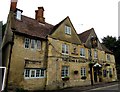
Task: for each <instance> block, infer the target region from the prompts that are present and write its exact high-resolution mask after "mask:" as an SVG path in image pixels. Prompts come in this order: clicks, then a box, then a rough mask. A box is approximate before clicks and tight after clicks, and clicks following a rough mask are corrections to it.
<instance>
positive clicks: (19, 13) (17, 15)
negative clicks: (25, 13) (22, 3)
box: [16, 10, 22, 20]
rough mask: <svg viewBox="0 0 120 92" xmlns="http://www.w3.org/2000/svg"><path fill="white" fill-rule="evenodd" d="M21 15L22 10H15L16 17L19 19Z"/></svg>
mask: <svg viewBox="0 0 120 92" xmlns="http://www.w3.org/2000/svg"><path fill="white" fill-rule="evenodd" d="M21 15H22V11H21V10H17V13H16V19H18V20H21Z"/></svg>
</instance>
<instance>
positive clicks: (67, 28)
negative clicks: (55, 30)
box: [65, 25, 71, 35]
mask: <svg viewBox="0 0 120 92" xmlns="http://www.w3.org/2000/svg"><path fill="white" fill-rule="evenodd" d="M65 33H66V34H68V35H71V27H69V26H67V25H66V26H65Z"/></svg>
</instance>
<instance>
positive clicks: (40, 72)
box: [24, 68, 45, 79]
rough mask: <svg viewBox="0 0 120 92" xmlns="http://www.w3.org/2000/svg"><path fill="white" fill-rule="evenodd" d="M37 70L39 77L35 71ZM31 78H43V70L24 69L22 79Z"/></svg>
mask: <svg viewBox="0 0 120 92" xmlns="http://www.w3.org/2000/svg"><path fill="white" fill-rule="evenodd" d="M27 70H29V74H28V75H29V76H27V77H26V71H27ZM38 70H39V76H37V71H38ZM32 71H34V76H33V77H32ZM33 78H45V69H41V68H38V69H32V68H29V69H24V79H33Z"/></svg>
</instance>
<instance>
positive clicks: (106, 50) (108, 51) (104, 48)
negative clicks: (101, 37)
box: [101, 43, 113, 54]
mask: <svg viewBox="0 0 120 92" xmlns="http://www.w3.org/2000/svg"><path fill="white" fill-rule="evenodd" d="M101 46H102V48H103V50H104V51H105V52H107V53H110V54H112V53H113V52H112V51H110V50H109V49H107V47H106V46H105V45H103V44H102V43H101Z"/></svg>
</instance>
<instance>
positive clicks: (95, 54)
mask: <svg viewBox="0 0 120 92" xmlns="http://www.w3.org/2000/svg"><path fill="white" fill-rule="evenodd" d="M97 58H98V52H97V50H94V59H97Z"/></svg>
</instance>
